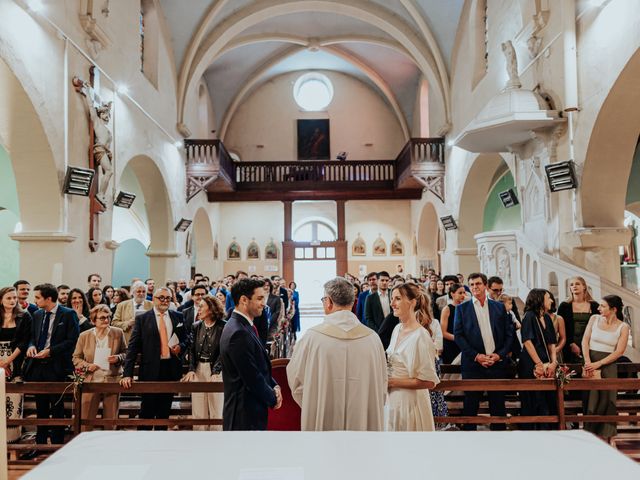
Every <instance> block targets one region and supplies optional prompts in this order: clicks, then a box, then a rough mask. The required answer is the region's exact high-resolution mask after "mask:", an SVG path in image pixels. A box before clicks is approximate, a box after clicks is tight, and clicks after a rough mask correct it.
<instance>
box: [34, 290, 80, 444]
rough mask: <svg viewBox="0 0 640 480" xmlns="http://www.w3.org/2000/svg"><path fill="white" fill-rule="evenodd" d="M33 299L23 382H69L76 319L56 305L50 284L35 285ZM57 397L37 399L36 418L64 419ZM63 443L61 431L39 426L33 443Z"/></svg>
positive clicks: (40, 396)
mask: <svg viewBox="0 0 640 480" xmlns="http://www.w3.org/2000/svg"><path fill="white" fill-rule="evenodd" d="M33 290H34V299H35V301H36V305H37V306H38V307H39V310H37V311H36V312H35V313H34V314H33V322H32V324H31V339H30V340H29V346H28V347H27V360H26V362H25V366H24V377H25V380H27V381H30V382H65V381H66V382H69V381H70V380H69V378H67V375H70V374H71V373H72V372H73V362H72V361H71V356H72V355H73V351H74V349H75V347H76V341H77V340H78V334H79V328H78V315H76V312H75V311H73V310H72V309H70V308H66V307H63V306H62V305H58V290H57V289H56V287H55V286H54V285H51V284H50V283H43V284H42V285H37V286H36V287H35V288H34V289H33ZM59 399H60V395H59V394H54V395H36V414H37V417H38V418H51V417H53V418H63V417H64V402H60V401H59ZM49 431H51V443H56V444H61V443H64V427H50V428H49V427H46V426H38V433H37V434H36V443H47V437H48V435H49Z"/></svg>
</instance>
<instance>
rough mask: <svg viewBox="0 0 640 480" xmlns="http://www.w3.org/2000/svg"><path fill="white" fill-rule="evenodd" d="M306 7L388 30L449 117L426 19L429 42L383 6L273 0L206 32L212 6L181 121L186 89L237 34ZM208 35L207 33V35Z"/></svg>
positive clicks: (195, 47) (444, 80) (190, 62)
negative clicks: (433, 88) (436, 89)
mask: <svg viewBox="0 0 640 480" xmlns="http://www.w3.org/2000/svg"><path fill="white" fill-rule="evenodd" d="M306 11H314V12H326V13H334V14H337V15H344V16H348V17H352V18H356V19H358V20H361V21H364V22H366V23H369V24H370V25H372V26H374V27H376V28H379V29H381V30H383V31H385V32H386V33H387V34H388V35H390V36H391V37H392V38H394V40H395V41H397V42H398V43H400V44H402V45H403V47H405V48H406V49H407V51H408V52H409V53H410V55H411V56H412V57H413V59H414V61H415V62H416V65H417V66H418V67H419V68H420V70H421V71H422V73H423V74H424V75H426V76H427V77H428V78H429V81H430V83H431V84H432V85H434V86H437V87H438V91H439V93H440V97H439V98H438V100H439V101H440V102H441V103H442V106H443V108H442V110H443V112H444V117H445V122H448V121H449V116H450V93H449V78H448V73H447V71H446V68H445V66H444V65H445V64H444V61H443V59H442V54H441V52H440V50H439V48H438V46H437V44H436V43H435V38H434V37H433V35H432V34H431V32H430V31H429V29H428V27H427V25H426V23H424V22H422V23H421V25H420V26H421V30H422V31H423V34H426V43H422V42H420V41H419V39H418V37H417V36H414V35H410V34H409V33H408V32H409V31H410V30H411V29H410V28H408V27H407V25H406V23H405V22H404V21H402V20H401V19H400V18H398V17H397V16H395V15H392V14H391V13H390V12H388V11H387V10H386V9H385V8H383V7H380V6H377V5H375V4H370V3H368V4H365V3H364V2H349V4H346V3H337V2H330V1H326V0H317V1H314V2H303V1H300V0H290V1H286V2H282V1H273V2H263V3H261V4H260V5H259V6H255V5H250V6H248V7H245V8H244V9H240V10H238V11H236V12H235V13H234V14H232V15H231V16H230V17H228V18H226V19H225V20H223V21H222V22H221V23H220V24H218V25H216V26H215V28H213V29H212V30H211V31H210V33H208V34H207V33H206V31H207V27H208V26H209V25H210V23H211V22H212V21H213V19H214V17H215V16H216V14H217V12H218V10H217V9H216V8H215V7H213V8H212V9H211V10H210V11H209V12H208V14H207V17H206V19H205V20H204V21H203V23H202V24H201V26H200V27H199V29H198V32H197V33H196V35H195V36H194V38H193V40H192V43H191V44H190V46H189V48H188V49H187V52H186V55H185V61H184V63H183V66H182V70H181V72H180V77H179V83H178V115H179V118H178V121H179V122H182V121H183V118H184V109H185V103H186V102H185V100H186V97H187V92H189V91H192V88H193V86H194V85H195V82H196V81H197V79H199V78H200V77H201V76H202V74H203V73H204V70H205V69H206V68H207V66H208V65H210V63H211V62H212V61H213V60H214V59H215V58H216V57H217V55H219V53H220V51H221V50H222V49H224V47H225V46H226V45H227V44H228V43H229V42H230V41H232V40H233V38H234V37H236V36H237V35H238V34H240V33H241V32H243V31H245V30H246V29H248V28H250V27H252V26H254V25H257V24H259V23H260V22H262V21H264V20H266V19H270V18H274V17H278V16H282V15H287V14H291V13H299V12H306ZM205 35H207V36H206V37H205Z"/></svg>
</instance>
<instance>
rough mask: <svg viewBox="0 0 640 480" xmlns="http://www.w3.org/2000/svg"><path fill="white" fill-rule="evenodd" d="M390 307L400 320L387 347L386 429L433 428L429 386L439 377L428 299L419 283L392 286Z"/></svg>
mask: <svg viewBox="0 0 640 480" xmlns="http://www.w3.org/2000/svg"><path fill="white" fill-rule="evenodd" d="M391 308H392V309H393V314H394V315H395V316H396V317H398V318H399V319H400V323H399V324H398V325H397V326H396V327H395V328H394V330H393V333H392V335H391V343H390V344H389V348H388V349H387V355H388V364H389V383H388V387H389V397H388V400H387V406H388V419H387V430H391V431H433V430H434V429H435V425H434V422H433V412H432V408H431V399H430V396H429V389H430V388H433V387H434V386H435V385H436V384H438V383H439V382H440V380H439V378H438V375H437V374H436V369H435V358H436V347H435V344H434V341H433V339H432V331H433V330H432V327H431V318H432V317H431V313H430V311H429V298H428V296H427V295H426V294H425V293H424V292H423V291H421V289H420V288H419V287H418V286H417V285H413V284H410V283H405V284H403V285H399V286H397V287H396V288H394V289H393V291H392V293H391Z"/></svg>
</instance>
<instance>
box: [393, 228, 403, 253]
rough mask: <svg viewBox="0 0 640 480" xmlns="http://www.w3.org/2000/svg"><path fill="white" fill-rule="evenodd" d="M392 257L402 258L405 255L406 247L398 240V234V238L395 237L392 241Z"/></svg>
mask: <svg viewBox="0 0 640 480" xmlns="http://www.w3.org/2000/svg"><path fill="white" fill-rule="evenodd" d="M391 255H392V256H394V257H401V256H403V255H404V245H403V244H402V242H401V241H400V239H399V238H398V234H397V233H396V236H395V237H393V240H391Z"/></svg>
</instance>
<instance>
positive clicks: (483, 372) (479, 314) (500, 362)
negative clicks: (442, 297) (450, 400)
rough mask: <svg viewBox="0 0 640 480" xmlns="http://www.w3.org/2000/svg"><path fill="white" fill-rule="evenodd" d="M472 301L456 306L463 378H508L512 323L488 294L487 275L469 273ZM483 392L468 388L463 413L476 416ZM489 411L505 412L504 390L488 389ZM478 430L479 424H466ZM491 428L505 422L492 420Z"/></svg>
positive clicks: (455, 335) (494, 412)
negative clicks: (497, 422) (472, 390)
mask: <svg viewBox="0 0 640 480" xmlns="http://www.w3.org/2000/svg"><path fill="white" fill-rule="evenodd" d="M469 287H470V289H471V295H472V297H471V301H468V302H464V303H462V304H460V305H458V306H457V307H456V313H455V320H454V327H453V336H454V338H455V342H456V344H458V346H459V347H460V350H461V351H462V378H463V379H467V378H471V379H498V378H509V377H508V366H509V362H507V355H508V353H509V352H510V351H511V346H512V344H513V335H514V333H513V326H512V324H511V320H510V318H509V315H508V314H507V311H506V310H505V308H504V305H502V304H501V303H500V302H496V301H494V300H491V299H489V297H488V296H487V277H486V275H484V274H482V273H472V274H471V275H469ZM481 396H482V392H465V395H464V406H463V415H465V416H476V415H477V414H478V407H479V405H480V398H481ZM488 397H489V412H490V413H491V415H492V416H505V415H506V409H505V405H504V392H488ZM464 429H465V430H475V429H476V425H465V426H464ZM491 429H492V430H504V429H505V424H492V425H491Z"/></svg>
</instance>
